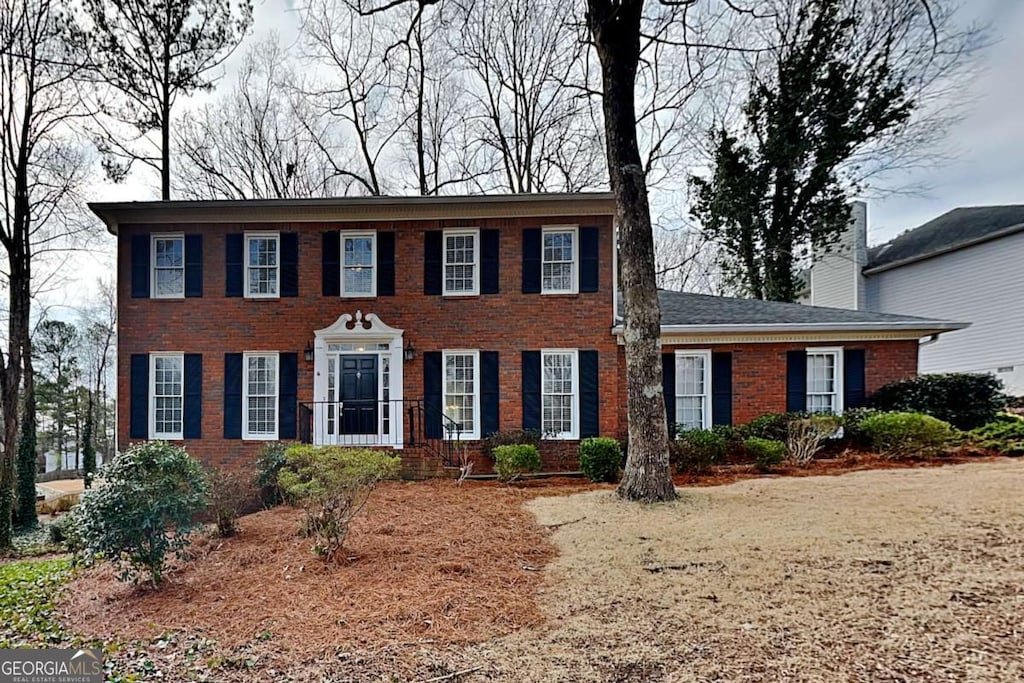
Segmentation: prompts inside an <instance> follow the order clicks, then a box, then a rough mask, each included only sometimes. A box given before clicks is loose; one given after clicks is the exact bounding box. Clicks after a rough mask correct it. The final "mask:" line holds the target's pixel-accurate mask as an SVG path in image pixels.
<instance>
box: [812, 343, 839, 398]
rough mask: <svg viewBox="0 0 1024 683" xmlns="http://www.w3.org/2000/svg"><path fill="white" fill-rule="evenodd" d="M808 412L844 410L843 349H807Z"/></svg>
mask: <svg viewBox="0 0 1024 683" xmlns="http://www.w3.org/2000/svg"><path fill="white" fill-rule="evenodd" d="M807 412H810V413H834V414H836V415H839V414H840V413H842V412H843V349H842V348H841V347H828V348H811V349H807Z"/></svg>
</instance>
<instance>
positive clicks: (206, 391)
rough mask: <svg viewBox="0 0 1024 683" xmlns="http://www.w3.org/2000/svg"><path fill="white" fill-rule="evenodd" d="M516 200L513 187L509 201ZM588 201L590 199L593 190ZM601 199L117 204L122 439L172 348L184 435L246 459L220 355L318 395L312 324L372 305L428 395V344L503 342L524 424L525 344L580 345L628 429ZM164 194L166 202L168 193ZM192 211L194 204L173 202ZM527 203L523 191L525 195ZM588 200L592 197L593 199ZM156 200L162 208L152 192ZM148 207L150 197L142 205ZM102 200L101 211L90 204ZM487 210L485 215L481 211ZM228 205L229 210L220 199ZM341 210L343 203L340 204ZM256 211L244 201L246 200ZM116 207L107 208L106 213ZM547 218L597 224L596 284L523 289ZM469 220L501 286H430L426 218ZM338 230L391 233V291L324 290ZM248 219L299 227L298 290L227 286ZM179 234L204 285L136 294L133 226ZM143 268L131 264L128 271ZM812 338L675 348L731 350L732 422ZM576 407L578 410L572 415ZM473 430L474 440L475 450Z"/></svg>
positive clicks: (782, 380)
mask: <svg viewBox="0 0 1024 683" xmlns="http://www.w3.org/2000/svg"><path fill="white" fill-rule="evenodd" d="M517 201H519V200H514V199H510V200H508V204H509V205H510V206H514V205H515V204H516V202H517ZM595 201H596V200H595ZM600 201H602V202H604V203H603V204H600V206H599V207H598V208H599V210H596V211H593V210H592V211H591V212H590V213H586V214H584V215H564V213H562V214H554V215H551V216H545V215H538V214H537V212H536V211H533V212H532V214H531V213H530V211H528V210H527V211H525V214H527V215H523V214H524V211H520V210H518V209H519V207H518V206H515V207H514V208H515V209H516V211H512V210H510V211H509V213H510V214H512V213H516V214H518V215H519V217H515V218H494V217H491V218H473V219H457V220H439V219H436V218H435V217H431V218H430V219H421V220H402V221H384V220H371V219H367V218H365V217H363V218H361V219H360V220H358V221H353V222H343V221H332V222H325V221H322V220H310V219H309V217H308V216H306V217H304V218H303V219H302V220H295V221H292V222H289V221H284V220H282V221H278V222H256V221H252V220H250V222H239V221H235V222H229V221H230V218H223V217H218V218H216V219H213V218H209V217H203V218H201V219H200V218H197V217H196V214H191V215H189V217H187V218H183V219H182V222H178V223H174V222H166V220H167V219H166V215H165V218H164V219H163V220H161V221H157V220H155V219H154V221H153V222H149V221H148V220H147V219H146V214H145V211H142V213H141V214H140V213H139V211H140V210H139V209H134V208H132V205H115V206H116V209H115V210H116V211H123V212H125V213H124V214H123V215H129V214H130V212H132V211H134V212H135V213H134V214H130V215H131V219H132V221H133V222H128V221H126V220H124V219H122V220H120V221H117V222H116V224H115V225H116V232H117V235H118V282H119V287H118V309H119V317H118V325H119V345H118V367H119V372H118V389H117V391H118V403H119V406H120V409H119V411H118V438H119V443H120V444H122V445H125V444H127V443H129V442H130V441H132V440H139V439H132V438H130V425H131V417H130V413H131V408H132V406H131V376H130V367H131V359H132V357H133V355H136V354H152V353H159V352H174V353H183V354H202V379H201V406H202V419H201V433H202V437H201V438H199V439H188V440H185V441H184V442H182V445H183V446H184V447H185V448H186V449H187V450H188V451H189V452H190V453H192V454H193V455H195V456H197V457H199V458H201V459H203V460H204V461H206V462H209V463H213V464H217V465H239V464H247V463H251V462H252V461H253V459H254V457H255V454H256V453H257V452H258V451H259V450H260V449H261V448H262V447H263V445H264V443H265V442H262V441H249V440H242V439H238V438H225V437H224V432H225V382H224V379H225V377H224V375H225V362H226V361H225V356H226V354H237V353H242V352H257V351H268V352H279V353H291V354H298V372H297V400H298V402H300V403H302V402H309V401H312V400H313V393H314V372H315V364H314V363H313V362H310V361H306V360H305V359H304V358H303V351H304V349H305V348H306V347H307V346H308V345H309V344H311V343H312V342H313V339H314V331H315V330H319V329H322V328H326V327H328V326H330V325H332V324H333V323H334V322H335V321H336V320H338V318H339V316H341V315H343V314H346V313H347V314H355V313H356V311H361V312H362V313H363V314H364V315H366V314H371V313H372V314H375V315H376V316H377V317H378V318H379V319H380V320H381V321H382V322H383V323H384V324H386V325H388V326H390V327H393V328H398V329H401V330H404V335H403V337H402V339H403V342H404V344H405V346H406V347H408V346H413V347H415V354H414V357H413V358H412V359H411V360H407V361H405V363H404V373H403V380H404V392H403V394H404V398H405V399H421V398H422V397H423V394H424V386H423V381H424V354H427V353H431V352H437V351H442V350H446V349H476V350H480V351H492V352H497V353H498V381H499V394H500V396H499V399H498V405H499V411H498V416H499V422H498V424H499V427H500V429H502V430H510V429H520V428H521V427H522V426H523V398H522V394H523V391H522V387H523V381H524V380H523V375H524V372H523V359H522V352H523V351H538V350H541V349H578V350H580V351H584V350H592V351H596V352H597V359H598V360H597V384H598V398H597V403H598V406H599V409H598V416H599V417H598V422H597V424H598V429H599V433H600V434H602V435H606V436H613V437H623V436H625V434H626V431H627V428H626V405H625V400H626V398H625V397H626V392H625V383H626V381H627V378H626V374H625V362H624V354H623V349H622V347H621V346H619V344H618V339H617V337H616V336H615V335H614V334H613V332H612V327H613V323H614V321H613V309H614V306H613V301H614V299H613V294H612V292H613V286H614V285H613V270H614V259H613V253H612V251H613V249H612V245H613V230H612V217H611V215H610V214H611V211H610V206H611V205H610V199H608V198H607V197H604V198H602V199H601V200H600ZM163 206H166V205H163ZM179 206H182V207H184V208H180V209H179V210H181V211H182V212H184V213H183V215H188V211H189V210H190V209H189V205H187V204H184V205H179ZM524 206H525V203H524ZM591 208H593V207H591ZM151 209H152V211H154V212H157V211H162V210H163V209H162V206H160V205H153V206H152V207H151ZM146 210H150V209H146ZM101 211H102V207H101V210H100V211H98V212H101ZM485 214H486V212H482V214H481V215H485ZM223 215H224V216H231V215H232V214H231V211H230V210H225V212H224V213H223ZM337 215H344V210H343V209H341V208H339V209H337ZM250 216H251V212H250ZM109 220H110V219H109V218H108V221H109ZM545 225H560V226H563V225H578V226H581V227H583V226H592V227H596V228H597V229H598V231H597V234H598V245H599V248H598V261H599V266H598V291H597V292H589V293H579V294H572V295H541V294H524V293H523V292H522V288H523V287H522V278H523V239H524V236H523V231H524V229H529V228H539V227H542V226H545ZM459 227H472V228H479V229H481V230H493V229H496V230H498V233H499V254H500V266H499V290H500V291H499V293H497V294H481V295H478V296H460V297H450V296H440V295H426V294H424V252H425V249H426V245H425V242H426V240H425V237H424V235H425V233H426V232H427V231H434V230H443V229H452V228H459ZM337 230H358V231H364V232H365V231H368V230H375V231H377V234H378V235H380V234H383V233H387V232H391V233H394V234H395V281H394V288H395V294H394V295H393V296H377V297H373V298H369V297H368V298H342V297H338V296H323V294H322V276H321V273H322V270H321V269H322V264H323V253H322V252H323V244H324V242H323V234H324V232H325V231H337ZM246 231H250V232H267V231H273V232H280V233H297V235H298V273H299V276H298V295H297V296H295V297H283V298H263V299H250V298H244V297H239V296H233V297H229V296H226V293H225V291H226V284H227V275H226V258H227V254H226V243H227V236H228V235H238V234H241V233H245V232H246ZM159 233H179V234H180V233H184V234H185V235H195V234H201V235H202V296H201V297H189V298H180V299H158V298H145V297H133V296H132V291H131V286H130V283H131V282H132V265H133V264H132V262H131V261H132V240H133V238H134V237H136V236H139V235H151V234H159ZM136 275H137V273H136ZM813 345H815V344H813V343H810V342H793V343H790V342H787V343H774V342H773V343H740V344H720V345H714V346H709V345H708V344H701V345H695V346H692V347H675V346H666V347H665V351H666V352H668V351H673V350H675V349H676V348H702V349H708V348H711V349H713V350H715V351H730V352H732V363H733V366H732V395H733V398H732V410H733V422H734V423H743V422H747V421H749V420H751V419H753V418H755V417H757V416H759V415H761V414H764V413H768V412H782V411H784V410H785V407H786V352H787V351H790V350H793V349H804V348H807V347H809V346H813ZM821 345H827V346H845V347H847V348H861V349H864V350H865V352H866V355H865V367H866V371H865V379H866V385H867V387H866V388H867V391H868V392H871V391H873V390H875V389H877V388H878V387H880V386H881V385H883V384H885V383H887V382H890V381H893V380H896V379H900V378H903V377H907V376H910V375H913V374H915V372H916V371H917V348H918V344H917V341H916V339H908V340H893V341H863V342H847V343H839V342H834V341H832V342H828V343H827V344H821ZM577 419H579V418H577ZM479 445H480V444H479V442H471V443H470V444H469V450H470V451H472V452H473V454H474V456H475V459H477V460H478V461H480V467H478V470H477V471H480V469H485V468H487V467H489V463H487V462H484V461H482V458H481V457H480V454H479ZM576 446H577V442H576V441H550V442H547V443H546V445H545V447H544V448H543V449H542V451H543V455H544V458H545V460H546V462H547V464H548V465H549V466H551V467H564V466H572V465H574V464H575V449H576ZM405 457H406V459H407V463H406V464H407V467H408V468H409V469H411V470H414V471H416V472H419V473H423V472H432V471H435V470H436V465H437V463H436V462H431V461H430V458H429V457H428V456H427V455H425V454H424V453H423V452H421V451H418V450H410V449H406V452H405Z"/></svg>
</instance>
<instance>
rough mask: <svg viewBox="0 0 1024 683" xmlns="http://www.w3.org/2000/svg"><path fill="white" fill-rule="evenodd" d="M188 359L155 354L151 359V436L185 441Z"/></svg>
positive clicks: (180, 356)
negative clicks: (186, 365)
mask: <svg viewBox="0 0 1024 683" xmlns="http://www.w3.org/2000/svg"><path fill="white" fill-rule="evenodd" d="M184 375H185V356H184V355H183V354H180V353H154V354H151V355H150V357H149V437H150V438H151V439H172V440H173V439H181V438H182V432H183V426H182V425H183V418H184V412H185V405H184V403H185V381H184Z"/></svg>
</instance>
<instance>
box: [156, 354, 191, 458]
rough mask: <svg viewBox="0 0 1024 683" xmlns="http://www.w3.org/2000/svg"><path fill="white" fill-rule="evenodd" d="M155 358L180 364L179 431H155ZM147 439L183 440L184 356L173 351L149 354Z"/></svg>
mask: <svg viewBox="0 0 1024 683" xmlns="http://www.w3.org/2000/svg"><path fill="white" fill-rule="evenodd" d="M157 358H177V359H178V360H179V361H180V362H181V431H180V432H158V431H156V360H157ZM149 438H150V439H163V440H165V441H182V440H184V438H185V354H184V353H179V352H175V351H162V352H160V353H151V354H149Z"/></svg>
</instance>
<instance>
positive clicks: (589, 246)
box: [580, 228, 601, 292]
mask: <svg viewBox="0 0 1024 683" xmlns="http://www.w3.org/2000/svg"><path fill="white" fill-rule="evenodd" d="M600 271H601V259H600V230H599V229H598V228H580V291H581V292H596V291H597V289H598V281H599V279H600V275H601V272H600Z"/></svg>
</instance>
